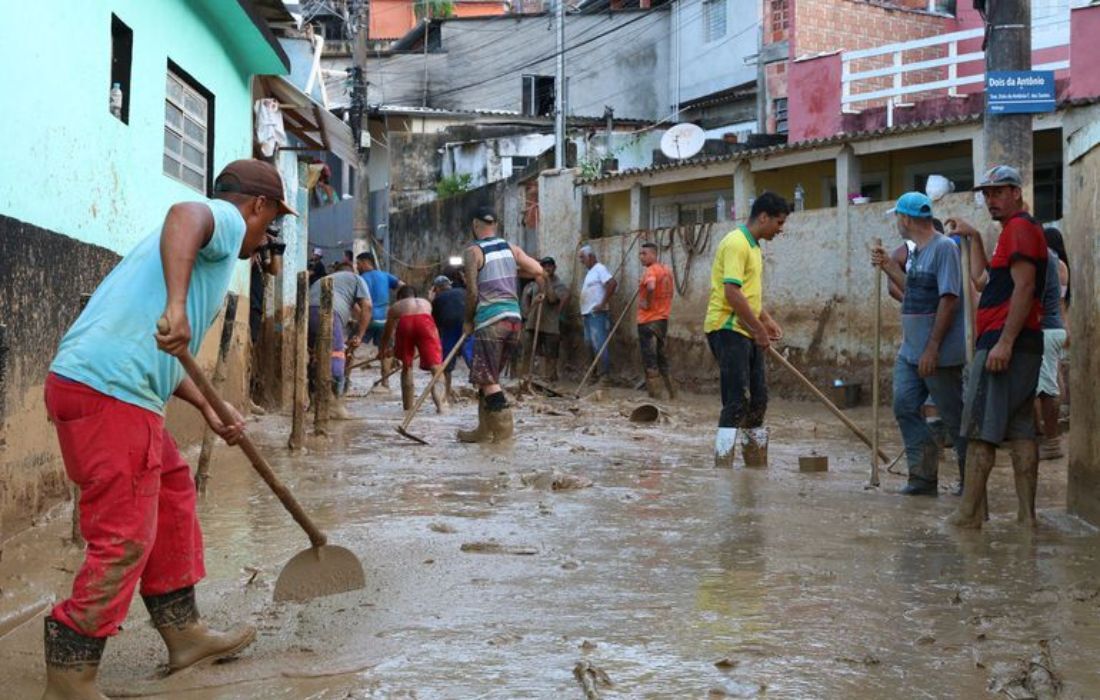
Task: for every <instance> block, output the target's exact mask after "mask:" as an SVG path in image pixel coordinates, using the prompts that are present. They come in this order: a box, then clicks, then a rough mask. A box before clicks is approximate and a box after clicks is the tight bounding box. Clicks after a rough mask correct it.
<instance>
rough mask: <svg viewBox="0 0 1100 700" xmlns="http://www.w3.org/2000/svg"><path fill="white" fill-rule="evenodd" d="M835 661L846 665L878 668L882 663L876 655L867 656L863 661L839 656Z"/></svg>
mask: <svg viewBox="0 0 1100 700" xmlns="http://www.w3.org/2000/svg"><path fill="white" fill-rule="evenodd" d="M835 660H836V661H839V662H841V663H844V664H862V665H863V666H878V665H879V664H881V663H882V661H881V660H880V659H879V658H878V657H877V656H875V655H874V654H866V655H865V656H864V657H863V658H862V659H853V658H851V657H849V656H837V657H835Z"/></svg>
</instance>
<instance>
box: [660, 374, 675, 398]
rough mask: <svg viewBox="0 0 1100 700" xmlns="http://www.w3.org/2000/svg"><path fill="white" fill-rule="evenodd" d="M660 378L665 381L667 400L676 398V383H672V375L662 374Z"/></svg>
mask: <svg viewBox="0 0 1100 700" xmlns="http://www.w3.org/2000/svg"><path fill="white" fill-rule="evenodd" d="M661 379H663V380H664V381H665V391H667V392H668V400H669V401H675V400H676V385H675V384H673V383H672V377H670V376H669V375H667V374H662V375H661Z"/></svg>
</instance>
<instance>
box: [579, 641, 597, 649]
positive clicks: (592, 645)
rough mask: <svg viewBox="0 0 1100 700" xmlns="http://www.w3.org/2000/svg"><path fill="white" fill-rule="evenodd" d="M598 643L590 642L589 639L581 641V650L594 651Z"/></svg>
mask: <svg viewBox="0 0 1100 700" xmlns="http://www.w3.org/2000/svg"><path fill="white" fill-rule="evenodd" d="M597 646H599V645H597V644H596V643H595V642H590V641H588V640H587V639H586V640H584V641H583V642H581V651H592V650H593V649H595V648H596V647H597Z"/></svg>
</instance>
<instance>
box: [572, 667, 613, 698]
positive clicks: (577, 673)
mask: <svg viewBox="0 0 1100 700" xmlns="http://www.w3.org/2000/svg"><path fill="white" fill-rule="evenodd" d="M573 677H574V678H576V679H577V682H578V683H580V684H581V689H583V690H584V697H585V700H600V690H599V689H600V688H610V687H611V686H612V685H614V683H612V682H611V677H610V676H608V675H607V673H606V672H605V671H604V670H603V669H602V668H600V667H598V666H595V665H593V664H592V663H591V662H589V661H578V662H577V665H576V666H574V667H573Z"/></svg>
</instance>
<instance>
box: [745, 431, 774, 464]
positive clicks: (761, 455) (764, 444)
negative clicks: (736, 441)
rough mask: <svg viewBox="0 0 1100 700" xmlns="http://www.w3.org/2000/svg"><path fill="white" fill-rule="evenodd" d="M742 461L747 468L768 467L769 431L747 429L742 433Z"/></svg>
mask: <svg viewBox="0 0 1100 700" xmlns="http://www.w3.org/2000/svg"><path fill="white" fill-rule="evenodd" d="M741 459H743V460H744V461H745V466H746V467H756V468H760V467H766V466H768V429H767V428H765V427H760V428H746V429H745V430H744V431H742V433H741Z"/></svg>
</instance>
